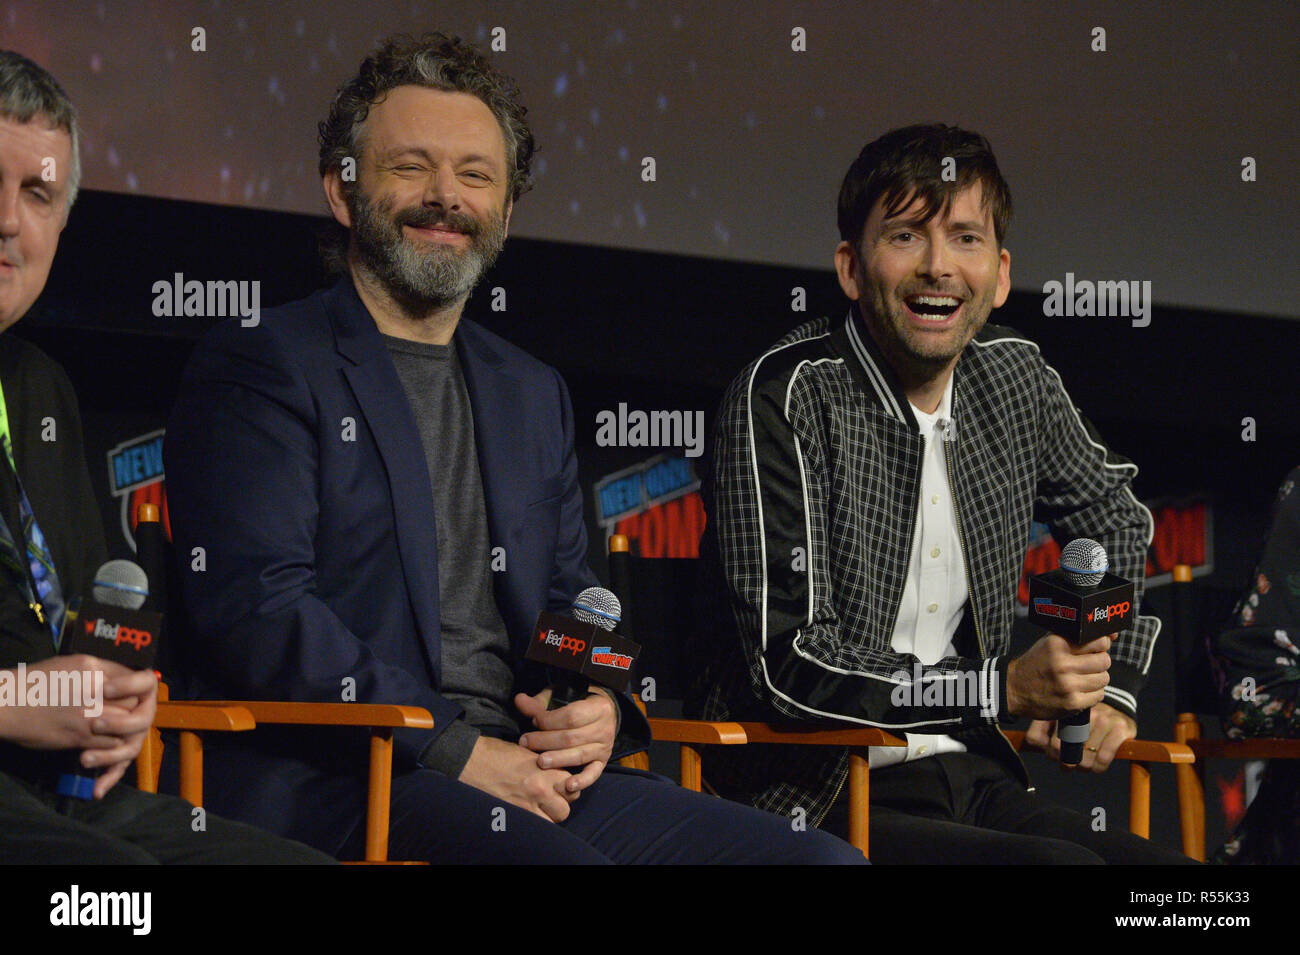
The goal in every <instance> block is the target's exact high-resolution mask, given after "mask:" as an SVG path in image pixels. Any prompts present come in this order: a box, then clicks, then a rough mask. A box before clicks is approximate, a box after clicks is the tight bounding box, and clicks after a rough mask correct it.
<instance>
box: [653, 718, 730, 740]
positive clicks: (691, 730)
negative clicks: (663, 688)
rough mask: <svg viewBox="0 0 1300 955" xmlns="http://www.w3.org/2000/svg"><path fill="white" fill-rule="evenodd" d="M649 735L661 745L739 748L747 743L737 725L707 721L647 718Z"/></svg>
mask: <svg viewBox="0 0 1300 955" xmlns="http://www.w3.org/2000/svg"><path fill="white" fill-rule="evenodd" d="M649 722H650V735H651V737H652V738H653V739H654V740H655V741H656V742H661V743H702V744H716V745H720V746H739V745H743V744H744V743H745V742H747V738H746V736H745V731H744V730H743V729H741V728H740V724H739V723H711V722H708V721H707V720H674V719H664V718H662V717H658V716H652V717H650V718H649Z"/></svg>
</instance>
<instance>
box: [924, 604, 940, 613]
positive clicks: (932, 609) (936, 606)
mask: <svg viewBox="0 0 1300 955" xmlns="http://www.w3.org/2000/svg"><path fill="white" fill-rule="evenodd" d="M925 609H926V610H928V611H929V612H930V613H934V612H935V611H936V610H938V609H939V605H938V604H930V606H928V607H926V608H925Z"/></svg>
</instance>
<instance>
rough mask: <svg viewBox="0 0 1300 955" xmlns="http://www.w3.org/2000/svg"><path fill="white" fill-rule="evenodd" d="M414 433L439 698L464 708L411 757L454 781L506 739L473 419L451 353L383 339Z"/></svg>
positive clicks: (504, 660)
mask: <svg viewBox="0 0 1300 955" xmlns="http://www.w3.org/2000/svg"><path fill="white" fill-rule="evenodd" d="M383 337H384V344H385V345H387V346H388V352H389V354H390V355H391V356H392V359H393V365H394V366H395V367H396V369H397V375H398V377H399V378H401V380H402V385H403V387H404V388H405V389H406V396H407V399H408V400H409V401H410V404H411V410H412V412H414V414H415V420H416V424H417V425H418V426H419V429H420V441H421V443H422V444H423V446H424V456H425V459H426V460H427V462H428V466H429V483H430V484H432V485H433V509H434V516H435V519H436V520H437V529H438V599H439V615H440V617H441V621H442V688H441V692H442V695H443V696H445V697H447V698H448V699H451V700H454V701H456V702H457V703H459V704H460V705H461V706H462V707H463V708H464V710H465V716H464V718H463V719H458V720H456V722H455V723H453V724H451V725H450V726H448V727H447V728H446V729H445V730H443V732H442V733H440V734H439V736H438V738H437V740H435V741H434V743H432V744H431V745H430V746H429V747H428V749H426V750H425V751H424V753H423V754H422V755H421V757H420V762H421V763H422V764H423V765H424V766H427V767H428V768H430V769H435V770H437V771H438V772H441V773H444V774H445V775H448V776H450V777H452V778H453V779H455V778H456V777H457V776H459V775H460V773H461V770H462V769H464V767H465V763H466V762H467V761H468V760H469V756H470V752H471V751H472V750H473V748H474V744H475V742H477V740H478V737H479V735H480V730H486V731H487V732H488V733H489V734H490V735H494V736H495V735H502V733H504V734H505V735H507V736H508V737H514V736H515V735H516V734H517V733H518V725H517V723H516V722H515V720H514V719H513V718H512V717H511V716H510V714H511V713H513V712H514V704H513V701H512V699H511V693H510V691H511V688H512V686H513V685H514V673H513V671H512V669H511V666H510V662H509V661H510V639H509V636H508V635H507V634H506V625H505V621H503V620H502V619H501V612H500V611H499V610H498V609H497V605H496V599H495V597H494V595H493V589H492V570H491V556H492V555H491V542H490V539H489V537H488V525H487V509H486V507H485V506H484V503H483V481H482V476H481V475H480V473H479V466H478V451H477V447H476V445H475V442H474V413H473V409H472V408H471V407H470V403H469V392H468V390H467V389H466V387H465V378H464V375H463V374H462V373H461V369H460V362H459V360H458V359H457V357H456V348H455V346H454V345H431V344H427V343H424V342H413V341H407V340H406V339H403V338H393V337H391V336H389V335H385V336H383Z"/></svg>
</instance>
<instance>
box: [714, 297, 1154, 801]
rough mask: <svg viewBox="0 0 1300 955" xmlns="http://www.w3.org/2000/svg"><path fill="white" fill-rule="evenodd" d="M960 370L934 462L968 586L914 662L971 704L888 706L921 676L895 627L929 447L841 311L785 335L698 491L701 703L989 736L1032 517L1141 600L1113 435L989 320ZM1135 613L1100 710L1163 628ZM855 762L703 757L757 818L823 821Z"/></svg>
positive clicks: (875, 356)
mask: <svg viewBox="0 0 1300 955" xmlns="http://www.w3.org/2000/svg"><path fill="white" fill-rule="evenodd" d="M954 374H955V379H954V382H953V399H952V425H951V426H950V429H951V430H950V431H949V435H950V437H949V439H948V440H949V443H948V444H947V451H948V455H947V458H948V471H949V481H950V483H951V485H952V490H953V494H954V498H955V502H956V508H957V515H958V525H959V533H960V536H961V540H962V544H963V549H964V552H965V560H966V567H967V578H968V583H969V587H970V598H969V601H968V603H967V605H966V611H967V612H966V614H965V615H964V618H963V627H962V629H960V630H959V633H958V639H957V640H956V641H955V642H956V646H957V648H958V653H959V656H957V657H949V658H945V659H943V660H941V661H939V662H938V663H936V664H934V665H933V666H931V667H923V668H922V673H923V681H929V680H934V679H938V680H945V679H947V680H951V679H954V678H956V677H960V678H962V679H964V680H965V681H966V685H969V686H977V687H978V701H973V700H969V699H965V700H963V699H960V694H958V697H959V698H958V699H957V701H956V702H951V701H952V696H953V695H952V694H947V695H946V696H947V698H948V700H949V701H950V702H951V705H945V703H942V702H941V703H939V704H937V705H925V706H920V705H917V706H911V705H904V706H899V705H895V700H894V699H893V698H894V697H897V696H898V694H895V693H894V692H893V691H894V690H895V688H896V687H897V685H898V683H899V682H900V681H899V677H898V676H897V674H898V673H899V671H903V672H905V673H908V674H912V673H913V672H914V667H916V666H919V661H917V659H916V658H915V657H914V656H912V655H910V654H900V653H897V652H895V651H894V649H893V648H892V646H891V639H892V635H893V630H894V622H895V619H896V617H897V615H898V610H899V606H900V603H901V601H902V595H903V586H904V583H905V581H906V576H907V572H908V566H909V559H910V555H911V545H912V537H913V533H914V530H915V523H916V514H917V503H918V501H917V498H918V495H919V493H920V478H921V461H922V453H923V450H924V439H923V437H922V435H921V433H920V431H919V429H918V426H917V422H916V418H915V416H914V415H913V414H912V412H911V409H910V407H909V404H908V400H907V398H906V396H905V395H904V394H903V392H902V390H901V387H900V385H899V383H898V380H897V378H896V376H895V375H894V374H893V371H892V369H891V368H890V367H889V365H888V364H887V363H886V362H885V361H884V359H883V358H882V356H881V354H880V352H879V351H878V349H877V347H876V345H875V343H874V341H872V339H871V337H870V335H868V334H867V333H866V331H865V329H864V328H863V327H862V325H861V322H860V319H856V318H854V317H852V313H850V318H848V319H847V320H840V321H832V320H830V319H826V318H822V319H819V320H816V321H813V322H809V323H807V324H805V325H802V326H800V327H799V328H797V329H795V330H793V331H792V332H790V333H789V334H788V335H786V336H785V337H784V338H782V339H781V340H780V341H779V342H777V343H776V344H775V345H774V346H773V347H772V348H771V349H770V350H768V351H767V352H766V353H765V354H763V355H762V356H761V357H760V358H758V359H757V360H756V361H754V362H753V363H751V364H750V365H749V366H748V367H747V368H746V369H745V370H744V371H743V372H742V373H741V374H740V375H739V376H738V377H737V378H736V379H735V381H733V383H732V385H731V387H730V388H729V389H728V390H727V392H726V394H725V396H724V398H723V400H722V405H721V408H720V411H719V415H718V421H717V426H716V429H715V435H714V448H713V451H714V456H713V472H712V475H711V478H710V479H709V480H708V481H707V482H706V488H705V491H706V504H707V507H708V511H709V516H708V530H707V532H706V542H705V551H706V558H708V557H712V559H713V563H714V565H715V567H716V568H717V570H718V571H720V579H721V587H722V595H721V597H722V600H721V602H723V603H725V604H726V605H727V606H728V607H729V609H730V618H731V620H732V621H733V622H734V627H727V628H725V632H724V633H723V634H722V635H720V636H719V637H718V639H719V643H718V646H717V648H715V649H717V650H718V653H716V654H714V660H713V664H712V665H711V666H710V667H708V669H707V678H706V680H705V681H704V682H703V683H702V684H701V689H700V690H699V691H698V696H697V702H698V705H697V706H696V707H694V709H695V711H696V712H698V713H699V714H700V715H702V716H704V717H706V718H710V719H787V720H788V719H794V720H820V721H825V720H832V721H843V722H847V723H850V724H858V725H862V726H875V727H880V728H882V729H885V730H888V731H891V732H907V731H911V732H922V733H948V734H953V735H958V736H959V738H960V737H962V735H963V733H967V734H969V731H974V732H975V733H976V735H985V734H997V732H998V731H997V730H996V726H997V725H998V722H999V717H1000V716H1002V717H1005V714H1004V712H1002V711H1003V708H1004V707H1005V690H1006V685H1005V680H1006V674H1005V664H1006V662H1007V660H1008V659H1009V658H1008V656H1007V654H1008V650H1009V646H1010V639H1011V627H1012V618H1013V614H1014V604H1015V599H1016V590H1017V587H1018V585H1019V580H1020V572H1021V568H1022V566H1023V564H1024V558H1025V551H1026V547H1027V545H1028V540H1029V533H1030V525H1031V521H1032V520H1035V519H1036V520H1040V521H1043V522H1045V523H1046V524H1047V525H1048V526H1049V527H1050V528H1051V530H1052V533H1053V536H1054V537H1056V539H1057V540H1058V541H1059V542H1060V543H1061V544H1062V545H1063V544H1064V543H1065V542H1067V541H1068V540H1070V539H1072V538H1075V537H1091V538H1093V539H1095V540H1097V541H1099V542H1100V543H1101V544H1102V545H1103V546H1104V547H1105V548H1106V552H1107V554H1108V555H1109V557H1110V569H1111V570H1112V571H1113V572H1114V573H1116V574H1119V575H1120V576H1123V577H1126V578H1128V579H1130V580H1133V581H1135V582H1136V591H1137V593H1136V596H1137V599H1138V601H1139V602H1140V600H1141V596H1142V580H1143V577H1144V574H1145V568H1146V555H1147V548H1148V546H1149V544H1150V541H1151V534H1152V530H1153V521H1152V517H1151V513H1150V511H1148V510H1147V509H1146V508H1145V507H1143V506H1142V505H1141V504H1140V503H1139V502H1138V501H1137V499H1136V498H1135V497H1134V495H1133V492H1132V490H1131V487H1130V482H1131V481H1132V478H1133V476H1134V475H1135V474H1136V473H1137V468H1136V467H1135V466H1134V465H1133V464H1132V463H1130V462H1129V461H1127V460H1126V459H1124V458H1122V457H1120V456H1119V455H1117V454H1115V453H1114V452H1112V451H1110V450H1109V449H1108V448H1106V447H1105V445H1104V444H1103V443H1102V441H1101V439H1100V437H1099V435H1098V434H1097V433H1096V431H1095V429H1093V428H1092V426H1091V424H1089V423H1088V422H1087V421H1086V420H1085V419H1084V418H1083V417H1082V416H1081V415H1080V414H1079V412H1078V410H1077V409H1076V408H1075V407H1074V405H1073V403H1072V402H1071V401H1070V398H1069V396H1068V395H1067V394H1066V392H1065V389H1064V387H1063V385H1062V382H1061V379H1060V376H1059V375H1058V374H1057V372H1056V371H1055V370H1054V369H1053V368H1051V367H1050V366H1049V365H1048V364H1047V363H1046V362H1045V361H1044V360H1043V358H1042V356H1041V354H1040V353H1039V350H1038V347H1037V345H1035V344H1034V343H1033V342H1030V341H1028V340H1026V339H1025V338H1023V337H1021V336H1019V335H1018V334H1017V333H1015V332H1014V331H1012V330H1011V329H1007V328H1003V327H1000V326H994V325H986V326H985V327H984V328H983V329H982V330H981V331H980V333H979V334H978V335H977V336H976V337H975V338H974V339H973V340H972V341H971V343H970V344H969V345H967V347H966V349H965V351H964V352H963V353H962V356H961V358H960V359H959V360H958V363H957V366H956V370H955V372H954ZM1139 608H1140V603H1139V604H1138V605H1137V606H1135V617H1134V625H1133V627H1132V628H1131V629H1129V630H1125V631H1122V632H1121V633H1120V634H1119V636H1118V638H1117V639H1116V641H1115V643H1114V645H1113V646H1112V647H1111V661H1112V663H1111V669H1110V685H1109V686H1107V687H1106V690H1105V699H1106V702H1107V703H1109V704H1110V705H1112V706H1114V707H1116V708H1117V709H1119V710H1121V711H1123V712H1126V713H1128V714H1129V715H1131V716H1136V710H1137V693H1138V691H1139V690H1140V688H1141V686H1142V684H1143V683H1144V681H1145V677H1146V673H1147V669H1148V668H1149V666H1150V664H1151V656H1152V650H1153V648H1154V646H1155V641H1156V637H1157V635H1158V633H1159V629H1160V622H1159V621H1158V620H1157V619H1156V618H1154V617H1149V616H1140V615H1137V613H1136V611H1137V610H1138V609H1139ZM723 616H724V617H725V616H727V615H726V614H724V615H723ZM737 632H738V634H739V642H738V643H737V641H736V639H735V636H736V634H737ZM927 702H929V698H927ZM796 749H802V750H809V751H819V752H816V753H813V752H804V753H796V752H793V751H794V750H796ZM724 750H725V751H727V752H725V753H724V752H723V751H724ZM746 750H748V751H750V752H749V753H744V752H741V751H746ZM774 751H776V752H774ZM715 754H716V755H715ZM846 754H847V751H845V750H836V749H834V748H831V747H815V746H809V747H754V746H741V747H716V748H713V750H712V751H711V753H710V755H709V760H708V762H707V763H706V767H705V773H706V777H707V776H709V775H710V766H713V767H714V775H715V776H720V777H724V778H721V779H719V781H720V782H723V783H724V784H725V783H727V782H728V780H727V779H726V778H725V777H728V776H730V777H732V779H731V781H730V782H731V785H729V786H728V785H724V786H722V787H720V788H722V789H724V790H726V789H727V788H730V789H732V790H733V791H735V792H737V793H739V794H740V795H741V796H742V797H743V798H747V799H748V800H749V801H752V802H754V803H755V804H756V805H759V806H760V808H764V809H769V810H772V811H777V812H788V811H790V810H791V809H792V808H793V807H794V806H802V807H804V808H805V809H806V810H808V811H810V815H811V816H812V819H813V821H820V819H821V816H822V815H824V813H825V810H826V809H827V808H829V806H830V802H831V801H832V799H833V797H834V794H835V793H836V792H838V789H839V788H840V786H842V785H843V781H844V775H845V773H846V772H847V755H846Z"/></svg>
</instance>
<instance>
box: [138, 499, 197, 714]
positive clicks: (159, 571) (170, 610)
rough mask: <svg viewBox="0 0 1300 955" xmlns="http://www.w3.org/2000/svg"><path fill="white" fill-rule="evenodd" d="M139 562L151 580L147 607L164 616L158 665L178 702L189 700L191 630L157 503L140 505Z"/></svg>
mask: <svg viewBox="0 0 1300 955" xmlns="http://www.w3.org/2000/svg"><path fill="white" fill-rule="evenodd" d="M135 546H136V560H137V562H138V563H139V564H140V567H141V569H143V570H144V572H145V576H146V577H148V578H149V598H148V600H146V601H145V607H146V608H147V609H149V610H154V611H157V612H159V613H161V614H162V615H163V624H162V632H161V633H160V634H159V636H158V641H159V643H158V656H157V658H156V661H155V666H156V667H157V669H158V671H159V672H160V673H162V675H163V679H164V680H165V681H166V682H167V683H169V684H170V685H171V687H172V692H173V694H174V695H175V696H176V697H177V698H179V699H185V698H186V692H185V681H184V674H185V672H186V667H185V651H186V647H187V646H188V641H187V636H188V633H189V627H188V625H187V617H186V614H185V607H184V606H183V604H182V601H181V591H180V568H179V567H178V566H177V563H176V560H175V551H174V548H173V546H172V542H171V541H170V540H168V538H167V534H166V531H165V530H164V529H163V526H162V524H161V523H160V521H159V515H158V508H157V506H156V505H154V504H148V503H145V504H141V505H140V508H139V511H138V513H137V515H136V525H135Z"/></svg>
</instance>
